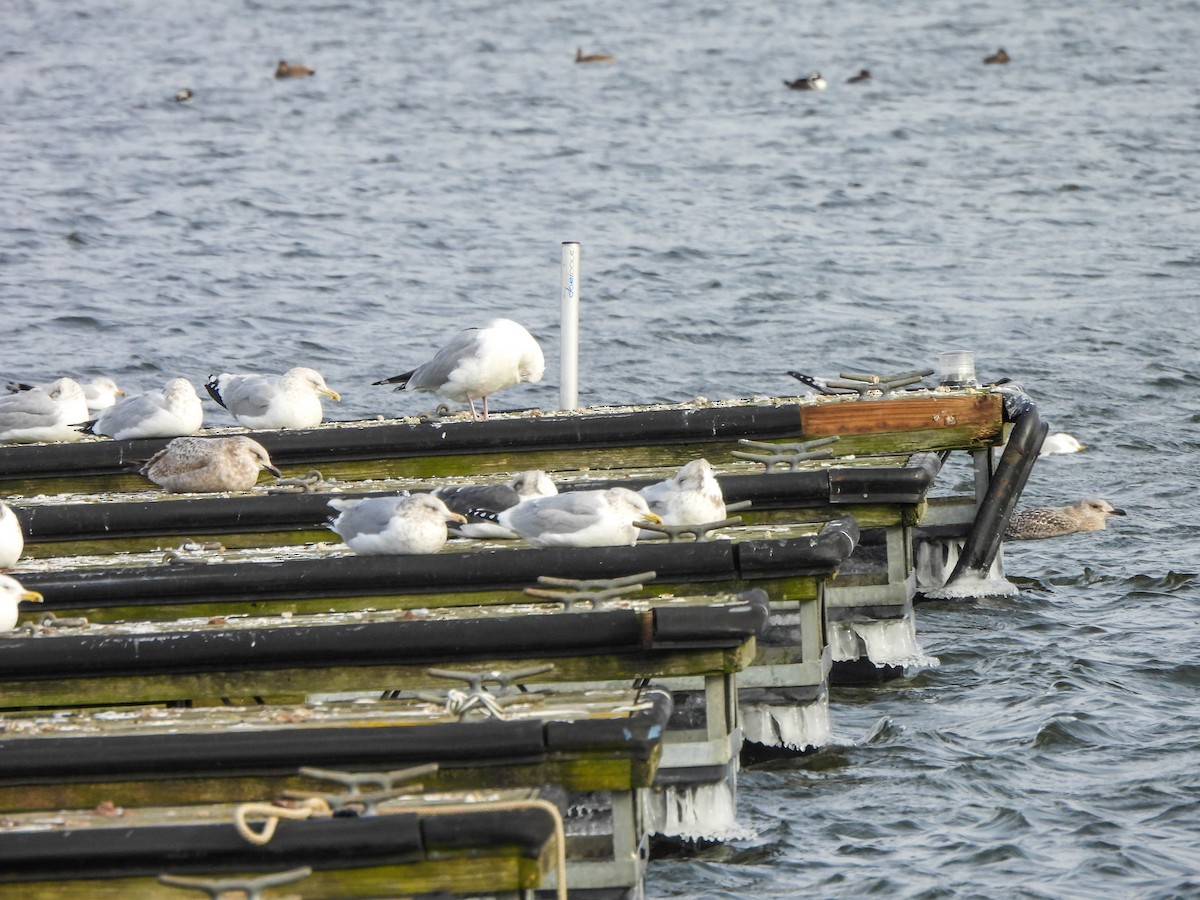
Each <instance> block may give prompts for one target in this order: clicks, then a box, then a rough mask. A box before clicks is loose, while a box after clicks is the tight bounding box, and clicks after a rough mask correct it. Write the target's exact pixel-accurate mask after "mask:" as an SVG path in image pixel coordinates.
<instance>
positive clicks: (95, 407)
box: [7, 375, 125, 419]
mask: <svg viewBox="0 0 1200 900" xmlns="http://www.w3.org/2000/svg"><path fill="white" fill-rule="evenodd" d="M79 386H80V387H82V388H83V396H84V398H85V399H86V400H87V408H88V413H89V418H93V419H94V418H95V417H96V414H97V413H98V412H100V411H101V410H104V409H108V408H109V407H110V406H112V405H113V404H114V403H116V402H117V398H118V397H124V396H125V392H124V391H123V390H121V389H120V388H119V387H117V383H116V382H115V381H113V380H112V379H111V378H109V377H107V376H105V375H99V376H97V377H95V378H93V379H91V380H90V381H81V382H79ZM7 387H8V389H9V391H11V392H13V393H16V392H17V391H29V390H33V389H34V388H41V389H42V390H49V388H50V383H49V382H47V383H45V384H25V383H24V382H20V381H10V382H9V383H8V385H7Z"/></svg>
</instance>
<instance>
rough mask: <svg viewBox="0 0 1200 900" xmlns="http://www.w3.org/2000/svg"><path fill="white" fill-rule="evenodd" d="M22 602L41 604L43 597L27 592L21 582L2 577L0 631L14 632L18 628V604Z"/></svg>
mask: <svg viewBox="0 0 1200 900" xmlns="http://www.w3.org/2000/svg"><path fill="white" fill-rule="evenodd" d="M22 600H24V601H26V602H29V603H41V602H42V595H41V594H39V593H38V592H37V591H27V590H25V587H24V586H23V585H22V584H21V582H19V581H17V579H15V578H12V577H11V576H8V575H0V631H12V630H13V629H14V628H16V627H17V604H18V603H20V602H21V601H22Z"/></svg>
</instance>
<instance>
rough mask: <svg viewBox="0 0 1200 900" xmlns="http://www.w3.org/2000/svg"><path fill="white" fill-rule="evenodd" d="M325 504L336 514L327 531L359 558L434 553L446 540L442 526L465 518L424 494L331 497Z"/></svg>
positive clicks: (446, 532)
mask: <svg viewBox="0 0 1200 900" xmlns="http://www.w3.org/2000/svg"><path fill="white" fill-rule="evenodd" d="M329 505H330V506H331V507H333V508H334V509H336V510H338V511H339V513H340V514H339V515H338V516H337V517H336V518H333V519H330V520H329V528H330V530H332V531H334V532H336V533H337V534H338V536H339V537H340V538H341V539H342V540H343V541H345V542H346V546H347V547H349V548H350V549H351V550H353V551H354V552H355V553H357V554H358V555H359V556H396V555H407V554H413V553H437V552H438V551H439V550H441V549H442V547H444V546H446V539H447V537H449V532H448V531H447V529H446V523H447V522H459V523H463V522H466V521H467V518H466V516H463V515H460V514H459V513H456V512H454V511H453V510H451V509H449V508H448V507H447V506H446V504H445V503H443V502H442V501H441V500H439V499H438V498H437V497H435V496H433V495H432V494H425V493H420V494H407V493H406V494H401V495H399V496H397V497H366V498H362V499H342V498H334V499H332V500H330V501H329Z"/></svg>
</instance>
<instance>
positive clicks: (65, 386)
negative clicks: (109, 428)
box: [0, 378, 91, 444]
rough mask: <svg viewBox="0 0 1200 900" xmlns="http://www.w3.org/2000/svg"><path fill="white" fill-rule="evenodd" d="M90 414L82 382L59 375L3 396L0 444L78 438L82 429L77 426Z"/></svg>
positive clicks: (0, 406) (72, 439)
mask: <svg viewBox="0 0 1200 900" xmlns="http://www.w3.org/2000/svg"><path fill="white" fill-rule="evenodd" d="M90 418H91V416H90V415H89V414H88V408H87V398H86V397H85V396H84V393H83V388H82V387H80V385H79V382H77V381H75V380H74V379H72V378H59V379H58V380H56V381H52V382H51V383H50V384H48V385H43V386H38V387H32V388H30V389H29V390H27V391H19V392H18V393H15V394H9V395H8V396H5V397H0V444H3V443H12V444H32V443H38V442H41V441H77V440H79V439H80V438H82V437H83V432H81V431H80V430H79V429H78V428H76V427H75V426H77V425H82V424H83V423H85V422H87V421H88V419H90Z"/></svg>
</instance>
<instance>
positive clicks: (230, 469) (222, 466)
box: [141, 434, 279, 494]
mask: <svg viewBox="0 0 1200 900" xmlns="http://www.w3.org/2000/svg"><path fill="white" fill-rule="evenodd" d="M262 469H266V470H267V471H268V472H270V473H271V474H272V475H274V476H275V477H276V478H278V477H279V470H278V469H277V468H275V466H273V465H272V464H271V457H270V456H269V455H267V451H266V448H265V447H263V445H262V444H260V443H258V441H254V440H251V439H250V438H248V437H246V436H245V435H241V434H239V435H234V436H232V437H178V438H175V440H173V441H171V443H169V444H167V446H165V447H163V448H162V449H161V450H159V451H158V452H157V453H155V454H154V456H152V457H150V459H149V461H148V462H147V463H146V464H145V465H144V466H142V468H141V473H142V474H143V475H145V476H146V477H147V478H149V479H150V480H151V481H153V482H154V483H155V484H157V485H160V486H161V487H163V488H166V489H167V490H168V491H171V492H173V493H177V494H178V493H195V494H204V493H215V492H218V491H248V490H250V488H252V487H254V484H255V482H257V481H258V473H259V471H260V470H262Z"/></svg>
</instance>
